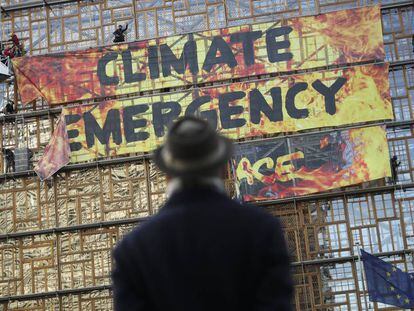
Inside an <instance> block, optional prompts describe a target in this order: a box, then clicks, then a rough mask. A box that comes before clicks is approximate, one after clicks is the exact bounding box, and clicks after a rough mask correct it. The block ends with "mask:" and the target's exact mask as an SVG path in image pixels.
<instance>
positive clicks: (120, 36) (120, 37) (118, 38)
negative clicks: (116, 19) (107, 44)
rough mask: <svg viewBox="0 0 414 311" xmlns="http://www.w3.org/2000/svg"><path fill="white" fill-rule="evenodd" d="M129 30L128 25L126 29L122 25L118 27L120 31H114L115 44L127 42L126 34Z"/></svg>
mask: <svg viewBox="0 0 414 311" xmlns="http://www.w3.org/2000/svg"><path fill="white" fill-rule="evenodd" d="M127 29H128V24H126V25H125V28H122V25H119V26H118V29H117V30H115V31H114V36H115V38H114V41H113V42H114V43H117V42H125V35H124V32H125V31H127Z"/></svg>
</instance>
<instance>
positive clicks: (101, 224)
mask: <svg viewBox="0 0 414 311" xmlns="http://www.w3.org/2000/svg"><path fill="white" fill-rule="evenodd" d="M411 188H414V183H409V184H401V185H392V186H381V187H372V188H366V189H353V190H343V191H336V192H328V193H318V194H314V195H308V196H302V197H293V198H286V199H278V200H273V201H265V202H253V203H246V204H247V205H256V206H263V207H267V208H270V206H273V205H279V204H286V203H296V202H306V201H312V200H316V199H327V198H341V197H344V196H352V195H361V194H367V193H383V192H387V191H396V190H404V189H411ZM150 217H151V216H149V217H139V218H126V219H119V220H112V221H103V222H96V223H89V224H81V225H74V226H66V227H54V228H48V229H41V230H33V231H22V232H12V233H7V234H1V235H0V241H4V240H8V239H16V238H24V237H30V236H33V235H43V234H57V233H63V232H76V231H79V230H88V229H97V228H106V227H111V226H120V225H129V224H139V223H142V222H144V221H146V220H148V219H149V218H150Z"/></svg>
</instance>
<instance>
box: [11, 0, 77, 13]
mask: <svg viewBox="0 0 414 311" xmlns="http://www.w3.org/2000/svg"><path fill="white" fill-rule="evenodd" d="M81 1H82V0H48V1H47V2H46V1H44V0H40V1H25V2H22V3H18V4H12V5H8V6H3V8H4V12H13V11H21V10H27V9H34V8H40V7H43V6H45V5H46V6H48V7H49V8H50V6H52V5H59V4H66V3H71V2H81ZM45 2H46V3H45Z"/></svg>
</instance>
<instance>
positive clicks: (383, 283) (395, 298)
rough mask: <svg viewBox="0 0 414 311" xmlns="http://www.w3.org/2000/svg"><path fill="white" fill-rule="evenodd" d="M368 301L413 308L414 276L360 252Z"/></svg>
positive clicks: (362, 251)
mask: <svg viewBox="0 0 414 311" xmlns="http://www.w3.org/2000/svg"><path fill="white" fill-rule="evenodd" d="M361 255H362V261H363V262H364V270H365V277H366V281H367V285H368V294H369V300H370V301H376V302H382V303H385V304H389V305H393V306H397V307H400V308H405V309H409V308H414V274H412V273H406V272H403V271H401V270H400V269H398V268H397V267H395V266H393V265H392V264H390V263H387V262H385V261H383V260H381V259H379V258H377V257H375V256H372V255H371V254H369V253H367V252H365V251H364V250H361Z"/></svg>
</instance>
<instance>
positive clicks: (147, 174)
mask: <svg viewBox="0 0 414 311" xmlns="http://www.w3.org/2000/svg"><path fill="white" fill-rule="evenodd" d="M143 161H144V172H145V181H146V192H147V204H148V213H149V215H153V214H154V212H153V208H152V199H151V181H150V168H149V160H148V159H144V160H143Z"/></svg>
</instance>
